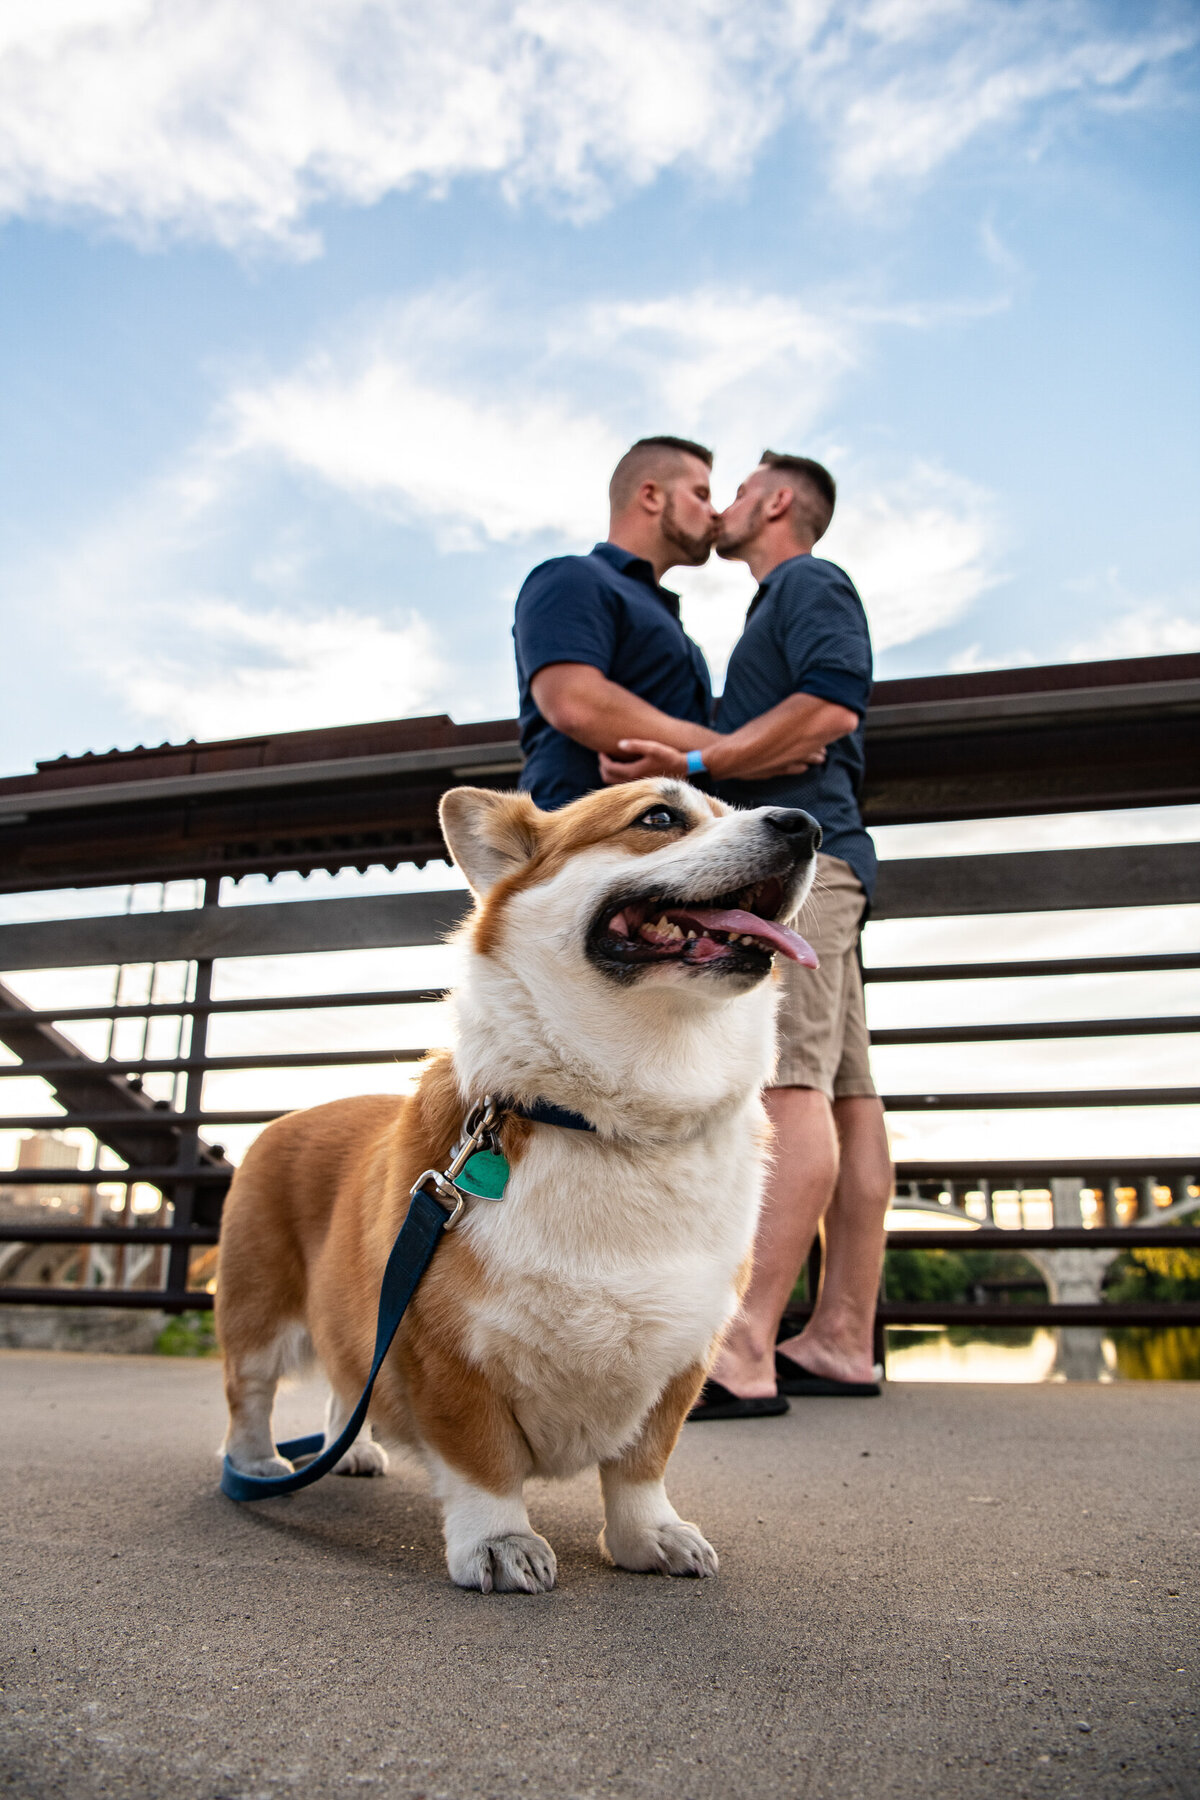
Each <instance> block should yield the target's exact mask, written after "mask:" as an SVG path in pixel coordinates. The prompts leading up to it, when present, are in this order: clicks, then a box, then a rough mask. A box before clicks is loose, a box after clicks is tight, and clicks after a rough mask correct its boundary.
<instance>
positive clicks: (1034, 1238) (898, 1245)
mask: <svg viewBox="0 0 1200 1800" xmlns="http://www.w3.org/2000/svg"><path fill="white" fill-rule="evenodd" d="M924 1216H925V1218H928V1217H929V1216H930V1215H929V1214H928V1213H926V1214H925V1215H924ZM887 1247H888V1249H889V1250H1016V1251H1017V1252H1018V1253H1020V1252H1021V1251H1023V1250H1200V1226H1189V1225H1097V1226H1095V1227H1094V1228H1091V1229H1089V1228H1087V1227H1083V1226H1079V1225H1057V1226H1054V1227H1052V1228H1051V1229H1049V1230H1047V1231H1029V1230H1024V1229H1021V1228H1014V1229H1013V1230H1012V1231H1004V1230H1003V1229H1001V1227H999V1226H996V1225H980V1226H979V1228H978V1229H977V1230H974V1231H972V1230H969V1229H968V1228H967V1227H966V1226H959V1228H958V1230H957V1231H925V1230H923V1229H922V1228H920V1227H916V1228H914V1229H913V1230H912V1231H889V1232H888V1234H887Z"/></svg>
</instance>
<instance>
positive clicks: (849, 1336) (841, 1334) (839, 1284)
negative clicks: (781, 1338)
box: [776, 1097, 892, 1381]
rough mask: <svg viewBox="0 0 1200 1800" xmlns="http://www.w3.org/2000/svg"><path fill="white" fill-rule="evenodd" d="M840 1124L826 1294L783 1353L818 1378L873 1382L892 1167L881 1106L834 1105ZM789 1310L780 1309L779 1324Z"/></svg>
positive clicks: (828, 1221) (869, 1101)
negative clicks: (873, 1347) (874, 1334)
mask: <svg viewBox="0 0 1200 1800" xmlns="http://www.w3.org/2000/svg"><path fill="white" fill-rule="evenodd" d="M833 1119H834V1124H835V1126H836V1128H837V1135H838V1141H839V1144H840V1148H841V1161H840V1170H839V1173H838V1178H837V1185H836V1187H835V1189H834V1193H833V1198H832V1200H831V1201H830V1204H829V1210H828V1212H827V1213H826V1214H825V1260H824V1268H823V1270H822V1274H821V1292H820V1295H819V1296H818V1299H817V1304H816V1308H815V1310H814V1311H813V1314H812V1317H811V1318H810V1319H809V1321H808V1324H807V1325H806V1326H805V1327H804V1330H803V1331H802V1332H800V1334H799V1335H798V1336H797V1337H794V1338H788V1339H787V1340H786V1341H785V1342H784V1343H782V1344H780V1346H779V1348H780V1349H781V1350H782V1351H784V1353H785V1354H786V1355H788V1356H791V1357H794V1358H795V1359H796V1361H797V1362H801V1363H803V1364H804V1367H805V1368H806V1369H809V1370H811V1372H812V1373H813V1374H814V1375H831V1376H833V1377H834V1378H835V1379H836V1380H838V1381H870V1380H871V1376H872V1365H873V1358H872V1352H871V1328H872V1325H873V1323H874V1318H875V1301H876V1297H877V1295H878V1292H879V1271H880V1268H881V1266H882V1263H883V1217H884V1214H885V1212H886V1211H887V1206H888V1200H889V1198H890V1197H891V1192H892V1163H891V1156H890V1153H889V1150H888V1141H887V1132H886V1130H885V1128H884V1123H883V1106H882V1104H881V1102H880V1101H879V1100H877V1099H875V1098H874V1097H871V1098H861V1099H858V1098H856V1099H848V1100H835V1101H834V1103H833ZM785 1304H786V1301H785ZM782 1311H783V1307H782V1306H781V1307H780V1312H779V1314H777V1315H776V1320H778V1318H779V1316H780V1315H781V1314H782Z"/></svg>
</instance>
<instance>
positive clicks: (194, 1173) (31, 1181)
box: [0, 1163, 233, 1188]
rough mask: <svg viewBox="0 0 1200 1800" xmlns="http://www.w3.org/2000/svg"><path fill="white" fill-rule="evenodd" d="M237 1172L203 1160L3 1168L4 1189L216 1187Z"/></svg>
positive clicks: (1, 1181)
mask: <svg viewBox="0 0 1200 1800" xmlns="http://www.w3.org/2000/svg"><path fill="white" fill-rule="evenodd" d="M232 1175H233V1169H232V1167H229V1168H225V1169H214V1168H213V1167H212V1166H211V1165H209V1166H208V1167H207V1168H206V1167H205V1165H204V1164H203V1163H201V1164H199V1165H198V1166H197V1167H196V1168H194V1169H181V1168H180V1167H179V1165H178V1163H163V1164H161V1166H159V1167H157V1168H151V1167H149V1166H147V1167H146V1168H144V1169H0V1188H3V1187H70V1186H71V1185H72V1184H75V1185H76V1186H78V1187H103V1186H104V1185H106V1184H107V1183H109V1182H113V1183H115V1184H116V1185H117V1186H118V1187H128V1186H131V1185H132V1184H133V1183H134V1182H137V1181H148V1182H149V1183H150V1184H151V1185H152V1186H157V1185H158V1183H159V1182H162V1181H188V1182H193V1181H203V1182H204V1183H205V1184H206V1185H207V1186H209V1187H212V1186H213V1185H214V1184H217V1183H219V1182H222V1181H228V1180H229V1179H230V1178H231V1176H232Z"/></svg>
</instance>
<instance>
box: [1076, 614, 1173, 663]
mask: <svg viewBox="0 0 1200 1800" xmlns="http://www.w3.org/2000/svg"><path fill="white" fill-rule="evenodd" d="M1190 650H1200V604H1193V608H1192V610H1191V611H1190V612H1182V611H1175V610H1174V609H1173V608H1172V607H1171V606H1168V605H1164V604H1162V603H1161V602H1157V601H1148V602H1146V603H1145V604H1144V605H1141V606H1134V607H1131V608H1130V610H1129V611H1128V612H1125V613H1122V614H1121V615H1120V616H1119V617H1117V618H1115V619H1108V620H1107V621H1105V623H1103V624H1102V625H1099V626H1098V628H1097V629H1096V630H1095V631H1094V632H1092V633H1090V634H1089V635H1088V636H1087V637H1085V638H1081V639H1079V640H1078V641H1077V642H1075V643H1074V644H1072V645H1071V648H1070V649H1069V650H1068V652H1067V655H1068V657H1069V658H1070V660H1071V661H1073V662H1075V661H1078V662H1098V661H1101V660H1103V659H1104V658H1105V657H1122V656H1172V655H1177V654H1179V653H1181V652H1184V651H1190Z"/></svg>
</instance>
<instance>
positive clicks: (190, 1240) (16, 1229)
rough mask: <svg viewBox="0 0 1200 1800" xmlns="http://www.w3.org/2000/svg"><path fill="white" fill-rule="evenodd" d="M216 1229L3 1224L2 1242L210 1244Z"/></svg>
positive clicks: (10, 1221)
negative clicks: (181, 1229) (179, 1229)
mask: <svg viewBox="0 0 1200 1800" xmlns="http://www.w3.org/2000/svg"><path fill="white" fill-rule="evenodd" d="M217 1241H218V1240H217V1234H216V1232H215V1231H204V1230H202V1229H201V1228H200V1227H199V1226H190V1227H189V1228H188V1229H187V1230H186V1231H177V1230H176V1229H175V1227H174V1226H173V1225H17V1224H14V1223H13V1221H12V1220H6V1221H5V1222H4V1223H3V1224H0V1244H206V1245H208V1246H209V1247H210V1248H211V1247H212V1246H213V1245H214V1244H216V1243H217Z"/></svg>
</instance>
